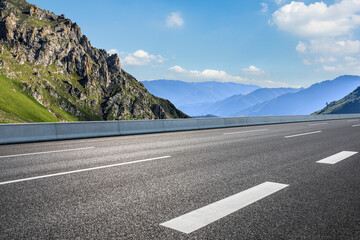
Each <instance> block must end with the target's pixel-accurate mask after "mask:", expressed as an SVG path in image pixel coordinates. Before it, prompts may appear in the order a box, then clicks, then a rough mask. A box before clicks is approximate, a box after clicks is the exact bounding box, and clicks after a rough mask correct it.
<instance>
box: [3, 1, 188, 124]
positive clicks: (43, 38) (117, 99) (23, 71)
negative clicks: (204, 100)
mask: <svg viewBox="0 0 360 240" xmlns="http://www.w3.org/2000/svg"><path fill="white" fill-rule="evenodd" d="M0 15H1V21H0V72H2V74H3V75H5V76H6V77H7V78H9V79H11V81H13V84H16V85H18V86H20V89H21V91H23V93H24V94H28V95H30V96H32V97H34V98H35V99H36V100H37V101H38V102H39V103H41V104H42V105H43V106H45V107H46V108H47V109H48V110H49V111H50V112H51V113H52V114H53V115H55V116H56V118H57V119H59V120H61V121H68V120H74V119H75V120H117V119H159V118H160V119H164V118H179V117H181V118H183V117H187V116H186V115H185V114H183V113H182V112H181V111H179V110H177V109H176V108H175V107H174V106H173V105H172V104H171V103H170V102H169V101H167V100H164V99H161V98H157V97H155V96H153V95H151V94H150V93H149V92H148V91H147V90H146V88H145V87H144V86H143V85H142V84H141V83H139V82H138V81H137V80H136V79H135V78H134V77H132V76H131V75H130V74H128V73H126V72H125V71H123V70H122V69H121V65H120V59H119V57H118V56H117V55H116V54H114V55H111V56H110V55H109V54H108V53H107V52H106V51H105V50H100V49H96V48H94V47H92V46H91V43H90V41H89V40H88V39H87V37H86V36H85V35H83V34H82V33H81V29H80V28H79V26H78V25H77V24H76V23H73V22H72V21H71V20H70V19H67V18H65V16H64V15H61V16H57V15H55V14H54V13H51V12H49V11H46V10H42V9H39V8H38V7H37V6H34V5H31V4H29V3H27V2H26V1H25V0H0Z"/></svg>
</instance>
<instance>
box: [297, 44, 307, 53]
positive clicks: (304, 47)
mask: <svg viewBox="0 0 360 240" xmlns="http://www.w3.org/2000/svg"><path fill="white" fill-rule="evenodd" d="M306 50H307V44H306V43H304V42H302V41H300V42H299V43H298V45H297V46H296V51H298V52H300V53H305V52H306Z"/></svg>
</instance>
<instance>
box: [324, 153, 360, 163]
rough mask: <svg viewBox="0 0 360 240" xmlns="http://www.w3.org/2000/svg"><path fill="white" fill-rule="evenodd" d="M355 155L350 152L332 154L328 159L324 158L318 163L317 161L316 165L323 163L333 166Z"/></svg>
mask: <svg viewBox="0 0 360 240" xmlns="http://www.w3.org/2000/svg"><path fill="white" fill-rule="evenodd" d="M355 154H357V152H351V151H342V152H339V153H337V154H334V155H332V156H330V157H327V158H324V159H322V160H320V161H317V163H325V164H335V163H338V162H340V161H342V160H344V159H346V158H349V157H351V156H353V155H355Z"/></svg>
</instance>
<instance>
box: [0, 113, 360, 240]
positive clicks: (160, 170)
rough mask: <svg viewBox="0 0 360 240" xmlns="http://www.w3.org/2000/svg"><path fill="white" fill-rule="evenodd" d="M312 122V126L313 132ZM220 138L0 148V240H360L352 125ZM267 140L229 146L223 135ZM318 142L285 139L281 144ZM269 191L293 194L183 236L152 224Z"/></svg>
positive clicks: (231, 141)
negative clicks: (268, 185) (279, 186)
mask: <svg viewBox="0 0 360 240" xmlns="http://www.w3.org/2000/svg"><path fill="white" fill-rule="evenodd" d="M317 123H318V122H317ZM323 123H328V124H324V125H316V126H309V124H314V123H309V122H303V123H292V124H276V125H263V126H249V127H237V128H222V129H211V130H202V131H183V132H174V133H161V134H146V135H133V136H121V137H109V138H93V139H81V140H68V141H53V142H41V143H28V144H13V145H2V146H0V156H6V155H13V154H23V153H34V152H43V151H55V150H63V149H75V148H84V147H95V148H94V149H87V150H81V151H69V152H59V153H48V154H41V155H29V156H19V157H9V158H0V182H5V181H10V180H15V179H22V178H28V177H35V176H41V175H47V174H53V173H59V172H64V171H72V170H77V169H83V168H89V167H96V166H103V165H108V164H116V163H121V162H130V161H136V160H142V159H147V158H154V157H161V156H167V155H168V156H171V158H166V159H159V160H155V161H150V162H142V163H135V164H131V165H124V166H118V167H112V168H106V169H99V170H94V171H88V172H81V173H74V174H69V175H63V176H54V177H49V178H44V179H37V180H31V181H25V182H18V183H11V184H6V185H0V239H360V153H359V154H356V155H354V156H352V157H350V158H348V159H345V160H343V161H341V162H339V163H337V164H335V165H327V164H319V163H316V161H318V160H321V159H323V158H326V157H328V156H331V155H333V154H336V153H338V152H341V151H357V152H360V127H352V125H354V124H360V120H359V121H357V122H356V121H354V122H349V121H348V120H334V121H324V122H323ZM257 129H269V130H268V131H259V132H247V133H239V134H233V135H224V133H230V132H240V131H249V130H257ZM319 130H321V131H322V132H321V133H318V134H312V135H306V136H299V137H294V138H284V136H287V135H293V134H298V133H306V132H312V131H319ZM266 181H271V182H277V183H284V184H289V187H287V188H285V189H283V190H281V191H279V192H277V193H274V194H273V195H270V196H268V197H266V198H264V199H262V200H260V201H258V202H255V203H253V204H251V205H249V206H247V207H245V208H243V209H241V210H239V211H236V212H234V213H232V214H230V215H228V216H226V217H224V218H222V219H220V220H218V221H215V222H213V223H211V224H209V225H207V226H205V227H203V228H201V229H199V230H197V231H195V232H192V233H190V234H184V233H181V232H178V231H176V230H172V229H169V228H166V227H163V226H160V225H159V224H161V223H163V222H166V221H168V220H171V219H173V218H175V217H178V216H181V215H183V214H185V213H188V212H190V211H192V210H195V209H198V208H201V207H203V206H206V205H208V204H210V203H213V202H216V201H218V200H221V199H224V198H226V197H228V196H232V195H234V194H236V193H239V192H241V191H244V190H246V189H248V188H251V187H254V186H256V185H258V184H261V183H263V182H266Z"/></svg>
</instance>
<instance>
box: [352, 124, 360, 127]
mask: <svg viewBox="0 0 360 240" xmlns="http://www.w3.org/2000/svg"><path fill="white" fill-rule="evenodd" d="M352 127H360V124H356V125H352Z"/></svg>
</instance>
